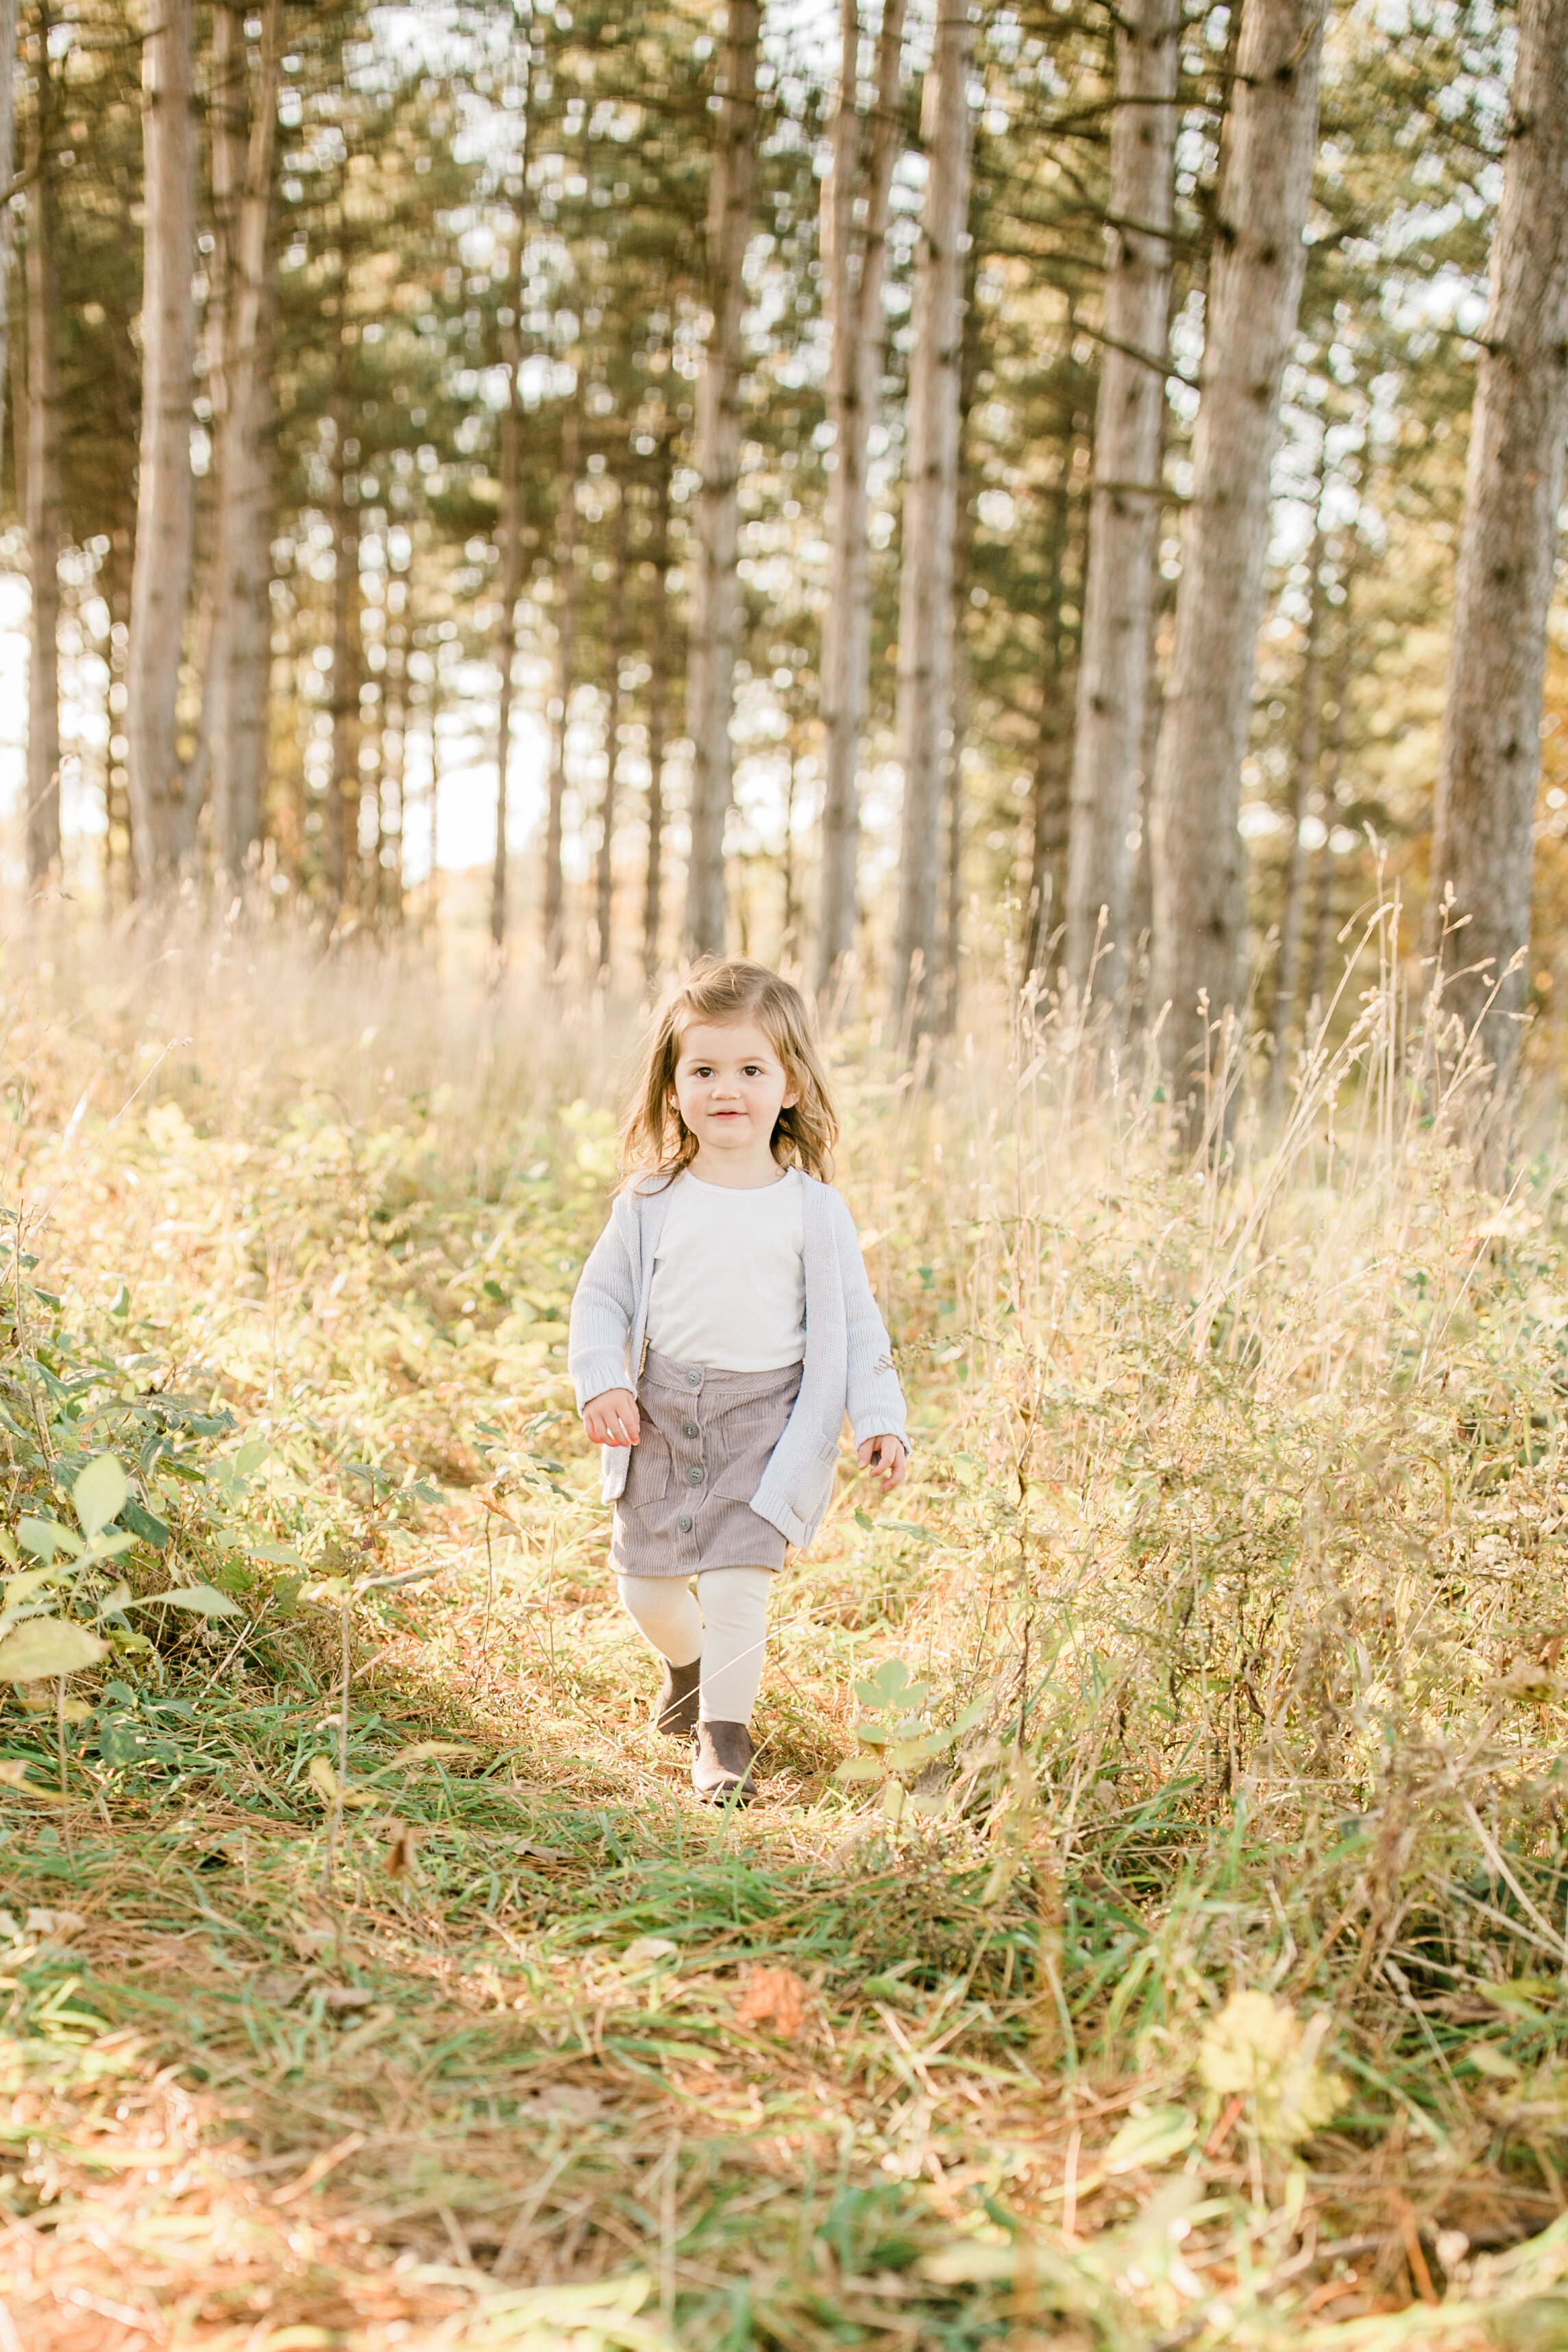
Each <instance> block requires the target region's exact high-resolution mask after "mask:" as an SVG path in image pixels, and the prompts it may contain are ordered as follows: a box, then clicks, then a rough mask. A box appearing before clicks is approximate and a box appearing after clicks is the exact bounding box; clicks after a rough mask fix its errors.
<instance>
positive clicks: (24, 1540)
mask: <svg viewBox="0 0 1568 2352" xmlns="http://www.w3.org/2000/svg"><path fill="white" fill-rule="evenodd" d="M16 1540H17V1542H18V1543H19V1544H20V1545H21V1547H22V1549H23V1550H24V1551H26V1552H31V1553H32V1555H33V1558H34V1559H43V1560H49V1559H53V1558H54V1556H55V1554H56V1553H57V1552H58V1551H63V1552H65V1553H67V1554H68V1557H69V1558H70V1559H76V1558H77V1556H78V1555H79V1552H80V1551H81V1549H82V1540H81V1538H80V1537H79V1535H73V1534H72V1532H71V1530H70V1528H62V1527H61V1525H60V1523H59V1521H58V1519H18V1520H17V1522H16Z"/></svg>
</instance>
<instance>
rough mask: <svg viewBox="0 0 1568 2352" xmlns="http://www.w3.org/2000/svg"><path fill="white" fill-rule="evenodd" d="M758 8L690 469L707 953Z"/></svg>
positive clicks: (728, 137) (697, 834)
mask: <svg viewBox="0 0 1568 2352" xmlns="http://www.w3.org/2000/svg"><path fill="white" fill-rule="evenodd" d="M761 21H762V7H761V5H760V0H730V5H729V16H728V29H727V31H726V33H725V37H724V88H723V100H722V104H721V109H720V114H719V136H718V144H717V147H716V149H715V152H714V157H713V176H712V181H711V184H710V191H709V205H708V289H709V292H708V299H709V302H710V307H711V311H712V323H711V325H710V328H709V331H708V341H707V344H706V347H705V349H704V351H703V354H702V372H701V375H700V379H699V382H698V386H697V433H696V442H695V446H694V449H693V453H692V462H693V464H694V465H695V467H696V469H697V472H698V474H699V476H700V480H701V485H702V487H701V488H700V492H699V493H698V499H697V576H696V582H695V585H694V589H693V593H692V599H691V651H690V656H689V662H688V685H687V695H688V701H689V726H690V732H691V845H690V849H689V853H688V858H687V873H686V941H687V946H688V948H689V950H690V951H691V952H692V953H693V954H697V955H722V953H723V951H724V821H725V818H726V817H727V816H728V814H729V810H730V798H731V790H732V786H733V782H734V774H733V761H732V752H731V742H730V719H731V711H732V709H733V706H734V698H735V656H736V650H737V647H738V645H739V642H740V635H741V581H740V574H739V572H738V571H737V569H736V566H737V562H738V556H739V542H740V520H741V371H742V362H743V359H744V352H743V349H742V341H741V319H742V311H743V310H744V307H745V284H744V277H743V271H744V266H745V259H746V247H747V246H748V244H749V243H750V242H751V234H752V199H753V196H754V194H755V189H756V176H757V135H756V132H757V46H758V37H759V33H760V29H761Z"/></svg>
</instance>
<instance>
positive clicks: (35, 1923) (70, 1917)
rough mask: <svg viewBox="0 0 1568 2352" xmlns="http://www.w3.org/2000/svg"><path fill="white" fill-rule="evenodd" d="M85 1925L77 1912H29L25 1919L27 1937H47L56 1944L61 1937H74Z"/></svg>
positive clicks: (84, 1921)
mask: <svg viewBox="0 0 1568 2352" xmlns="http://www.w3.org/2000/svg"><path fill="white" fill-rule="evenodd" d="M86 1925H87V1921H86V1920H85V1919H84V1918H83V1917H82V1916H81V1913H80V1912H79V1911H29V1912H28V1914H27V1919H26V1927H27V1933H28V1935H29V1936H48V1937H51V1938H52V1939H53V1940H54V1941H55V1942H57V1943H58V1941H59V1940H60V1938H61V1937H65V1936H74V1935H76V1934H77V1932H78V1931H79V1929H80V1928H82V1927H86Z"/></svg>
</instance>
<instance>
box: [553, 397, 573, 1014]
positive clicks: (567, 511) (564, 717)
mask: <svg viewBox="0 0 1568 2352" xmlns="http://www.w3.org/2000/svg"><path fill="white" fill-rule="evenodd" d="M579 397H580V394H577V393H574V394H573V396H572V405H571V407H570V408H568V410H567V411H566V415H565V417H564V418H563V423H562V427H561V514H560V520H559V521H558V522H557V524H556V529H555V707H554V710H553V712H552V729H551V738H550V808H549V814H548V815H547V817H546V820H545V837H544V964H545V969H546V971H548V972H549V973H550V975H551V977H552V978H553V977H554V975H555V973H556V972H557V971H559V969H560V965H561V958H562V955H563V951H564V950H565V945H566V938H565V908H564V898H563V876H562V870H561V853H562V846H563V829H564V822H565V808H566V730H567V728H568V727H569V725H570V724H571V719H572V688H573V684H574V677H573V673H574V669H575V667H576V661H577V438H578V426H579V422H580V419H579V415H578V408H577V402H578V399H579Z"/></svg>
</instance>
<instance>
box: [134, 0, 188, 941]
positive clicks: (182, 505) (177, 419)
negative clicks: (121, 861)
mask: <svg viewBox="0 0 1568 2352" xmlns="http://www.w3.org/2000/svg"><path fill="white" fill-rule="evenodd" d="M195 47H196V31H195V0H159V5H158V6H157V8H156V9H155V10H154V11H153V21H152V23H151V26H150V27H149V30H148V32H147V36H146V38H145V40H144V41H143V44H142V126H143V128H142V142H143V154H144V158H145V183H144V204H145V226H144V229H143V234H142V253H143V261H142V448H141V461H140V466H139V468H138V474H137V496H136V562H135V568H134V571H133V573H132V586H131V658H130V663H129V666H128V674H127V677H126V688H127V693H128V697H129V706H128V709H127V710H126V714H125V732H126V736H127V739H128V740H129V744H130V752H129V757H128V760H127V763H126V764H127V772H128V780H129V783H130V790H131V807H132V840H133V842H134V845H135V855H136V880H137V887H138V888H139V889H140V890H142V892H143V893H144V894H147V893H152V892H154V891H157V890H160V889H163V888H164V887H167V885H168V884H169V883H170V882H171V881H172V880H173V878H174V874H175V872H176V871H177V869H178V867H179V865H180V862H181V860H182V859H183V858H184V856H185V853H186V851H187V849H188V848H189V845H190V841H189V834H188V831H187V824H186V808H185V786H184V775H183V774H182V772H181V768H180V761H179V753H178V747H177V742H176V735H175V727H176V717H177V710H178V703H179V692H180V652H181V646H182V642H183V639H184V625H185V608H186V605H187V604H188V602H189V599H190V591H191V566H192V561H193V555H194V545H195V494H194V485H193V481H192V476H191V413H192V408H191V404H192V386H193V381H194V372H195V330H196V312H195V297H194V292H193V288H192V271H193V268H194V266H195V234H196V118H195V86H194V84H195Z"/></svg>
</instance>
